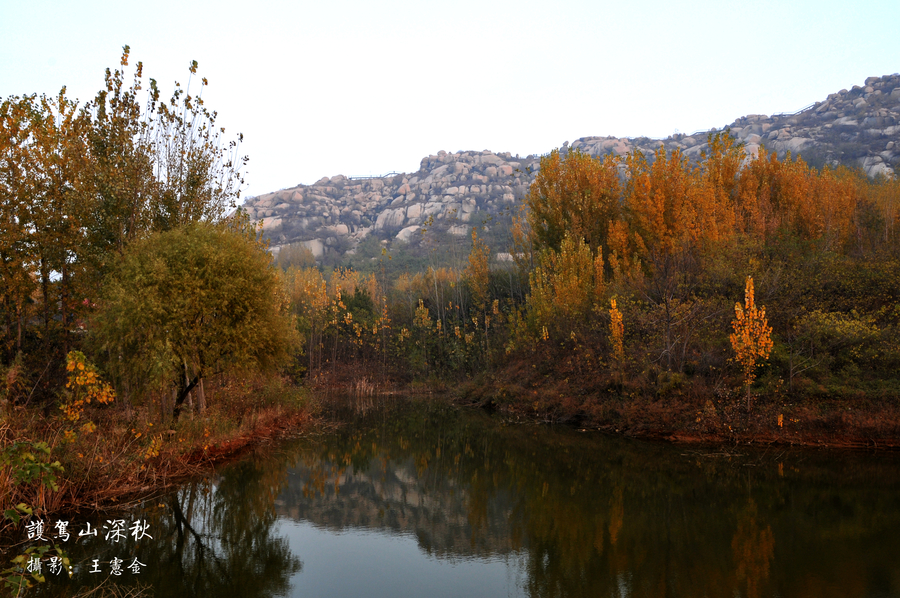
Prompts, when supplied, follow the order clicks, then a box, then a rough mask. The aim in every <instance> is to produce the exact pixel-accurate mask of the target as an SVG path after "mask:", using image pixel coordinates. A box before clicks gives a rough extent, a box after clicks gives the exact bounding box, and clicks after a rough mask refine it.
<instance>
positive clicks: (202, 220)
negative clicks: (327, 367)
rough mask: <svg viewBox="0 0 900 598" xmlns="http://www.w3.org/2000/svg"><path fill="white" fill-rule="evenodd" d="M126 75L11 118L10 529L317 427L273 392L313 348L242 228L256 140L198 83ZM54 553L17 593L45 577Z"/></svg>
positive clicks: (2, 521)
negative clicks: (242, 150) (213, 104)
mask: <svg viewBox="0 0 900 598" xmlns="http://www.w3.org/2000/svg"><path fill="white" fill-rule="evenodd" d="M128 61H129V49H128V47H127V46H126V47H125V48H124V52H123V54H122V58H121V62H120V65H119V68H117V69H114V70H107V71H106V76H105V85H104V87H103V89H101V91H100V92H99V93H97V95H96V96H95V97H94V98H93V99H92V100H90V101H88V102H86V103H84V104H79V103H78V102H76V101H74V100H71V99H69V98H67V97H66V94H65V89H63V90H62V91H61V92H60V93H59V95H58V96H57V97H53V98H50V97H46V96H41V97H38V96H36V95H27V96H13V97H9V98H6V99H4V100H2V102H0V503H2V504H0V511H2V513H3V514H2V516H0V532H3V531H4V530H5V529H8V528H9V527H10V526H12V525H14V524H18V523H20V522H21V521H22V520H23V519H24V520H28V519H29V518H36V517H42V516H43V515H45V514H46V513H48V512H52V511H54V510H60V509H69V510H71V509H73V508H78V507H83V506H84V505H87V504H94V505H97V504H102V503H108V502H112V501H116V500H124V499H125V498H126V497H134V496H139V495H144V494H146V492H147V490H148V489H153V490H157V489H158V488H159V487H161V486H163V485H166V484H168V483H170V481H171V476H179V475H185V474H188V473H191V472H193V473H196V471H197V469H196V467H197V465H196V464H197V463H201V462H202V463H207V464H209V463H211V462H212V461H213V460H215V459H217V458H221V457H223V456H227V455H228V451H229V450H231V451H234V450H237V449H238V448H239V447H241V446H245V445H246V444H247V443H249V442H251V441H252V440H253V437H254V435H255V434H259V430H262V429H265V430H266V434H271V433H272V432H273V431H274V430H276V429H277V428H278V427H279V426H295V425H299V424H300V423H301V422H302V421H305V420H307V419H308V418H309V410H308V408H307V406H306V402H305V398H304V395H303V394H302V392H301V391H299V389H296V388H292V387H288V386H286V385H285V384H284V383H283V382H282V378H281V377H278V376H275V377H268V376H266V374H269V373H272V372H274V373H277V372H278V370H279V368H281V367H282V366H284V365H285V364H287V363H289V362H290V360H291V358H292V357H294V355H295V352H296V350H297V345H298V335H297V333H296V327H295V325H294V322H293V319H292V317H291V315H290V313H289V309H288V307H289V304H288V300H287V296H286V293H285V290H284V284H283V280H282V278H281V277H280V275H279V273H278V270H277V269H276V267H275V265H274V264H273V263H272V260H271V257H270V255H269V253H268V251H267V246H266V243H264V242H263V241H262V239H261V230H260V228H259V227H257V226H255V225H254V224H253V223H251V222H250V221H249V219H248V218H247V217H246V216H245V215H244V214H243V213H242V212H241V211H240V210H237V211H235V212H234V213H230V212H231V211H232V210H235V207H236V204H237V200H238V199H239V196H240V188H241V184H242V179H241V168H242V166H243V164H244V162H245V161H246V158H241V157H239V156H238V154H237V151H238V149H239V142H240V140H241V137H240V135H238V136H237V137H236V138H235V139H234V140H231V141H228V140H226V139H225V137H224V129H222V128H220V127H219V126H218V125H217V123H216V113H215V112H212V111H210V110H208V109H207V108H206V106H205V105H204V102H203V99H202V91H201V92H200V93H197V94H196V95H195V94H194V93H193V91H192V89H191V84H190V83H189V84H188V85H187V86H185V87H182V86H181V85H179V84H178V83H176V84H175V91H174V92H173V94H172V95H171V97H169V98H167V99H163V98H162V96H161V93H160V89H159V87H158V86H157V83H156V81H154V80H153V79H150V80H149V88H148V89H146V90H145V89H143V85H144V83H143V81H144V79H143V72H142V71H143V68H142V65H141V64H140V63H138V64H137V65H135V67H134V69H133V71H131V72H132V73H133V79H132V80H131V82H130V83H129V82H127V81H126V71H127V70H128V69H127V67H128ZM189 70H190V75H191V77H192V78H194V77H196V76H197V63H196V62H192V63H191V64H190V67H189ZM130 76H131V75H128V77H130ZM197 83H199V84H200V87H201V90H202V87H205V86H206V85H207V81H206V79H205V78H203V79H201V80H200V81H199V82H197ZM204 382H206V384H204ZM207 407H208V408H207ZM183 411H189V412H190V413H191V417H182V418H180V419H179V415H180V414H181V413H182V412H183ZM219 447H222V448H219ZM48 549H49V546H38V545H33V546H29V547H27V548H26V549H25V554H23V555H20V558H19V559H17V563H19V565H21V566H19V565H16V566H15V567H13V568H10V569H4V570H3V571H0V583H3V584H5V585H9V586H10V587H14V588H18V589H20V590H21V589H22V588H23V587H24V586H25V585H26V584H28V583H30V582H29V579H31V581H42V580H43V578H42V577H41V576H40V566H39V562H40V561H41V559H43V560H44V561H46V559H47V556H45V554H44V553H45V552H46V551H47V550H48ZM53 550H54V551H55V552H56V553H57V555H58V557H59V558H65V555H64V552H63V551H62V550H61V548H59V547H56V548H54V549H53ZM22 559H24V560H22ZM29 562H30V563H32V565H29V567H28V569H27V571H24V570H23V569H24V568H25V565H24V563H29ZM35 563H38V565H35ZM35 567H36V568H35Z"/></svg>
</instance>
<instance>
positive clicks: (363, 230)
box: [244, 74, 900, 258]
mask: <svg viewBox="0 0 900 598" xmlns="http://www.w3.org/2000/svg"><path fill="white" fill-rule="evenodd" d="M724 129H726V130H728V131H729V132H730V134H731V135H733V136H734V137H735V138H737V139H738V140H740V141H741V142H743V143H744V149H745V151H746V152H747V153H748V154H749V155H755V154H756V153H757V152H758V151H759V148H760V147H765V148H767V149H769V150H770V151H772V150H774V151H775V152H777V153H778V155H779V156H780V157H783V156H784V155H785V154H786V153H787V152H790V153H791V154H792V155H798V154H799V155H802V156H803V157H804V159H805V160H806V161H807V162H809V163H810V164H812V165H814V166H819V167H821V166H824V165H826V164H827V165H838V164H844V165H847V166H852V167H859V168H862V169H863V170H864V171H865V172H866V173H867V174H868V175H869V176H877V175H883V176H895V175H896V173H897V171H900V74H894V75H889V76H884V77H869V78H868V79H866V81H865V84H864V85H863V86H858V85H854V86H853V88H852V89H850V90H849V91H848V90H846V89H842V90H841V91H839V92H837V93H833V94H831V95H829V96H828V98H826V99H825V100H824V101H822V102H816V103H814V104H812V105H810V106H808V107H807V108H804V109H803V110H801V111H799V112H797V113H794V114H775V115H772V116H766V115H760V114H751V115H747V116H743V117H741V118H738V119H737V120H735V121H734V122H733V123H731V124H730V125H728V126H726V127H724ZM713 132H716V129H712V130H711V131H698V132H696V133H692V134H690V135H686V134H676V135H672V136H669V137H667V138H665V139H649V138H646V137H642V138H635V139H625V138H621V139H620V138H616V137H583V138H581V139H578V140H576V141H574V142H573V143H572V144H571V145H569V143H568V142H566V143H563V145H562V148H561V149H560V151H563V152H566V151H568V150H569V148H576V149H578V150H580V151H583V152H587V153H590V154H592V155H594V156H601V155H604V154H608V153H615V154H618V155H625V154H627V153H629V152H631V151H634V150H641V151H642V152H644V153H645V154H651V153H652V152H654V151H656V149H657V148H658V147H659V146H660V144H662V145H664V146H665V147H666V148H667V149H668V150H674V149H676V148H677V149H680V150H682V151H683V152H684V153H685V154H686V155H687V156H689V157H693V158H698V157H699V156H700V154H701V152H703V150H704V149H705V148H706V145H707V137H708V135H709V134H710V133H713ZM539 167H540V156H534V155H529V156H525V157H519V156H518V155H516V156H513V155H511V154H510V153H509V152H505V153H494V152H492V151H489V150H483V151H460V152H456V153H447V152H445V151H439V152H438V153H437V154H436V155H431V156H427V157H426V158H423V159H422V162H421V164H420V166H419V170H418V171H417V172H414V173H390V174H388V175H385V176H382V177H375V178H348V177H345V176H343V175H336V176H333V177H330V178H329V177H323V178H322V179H320V180H319V181H317V182H316V183H314V184H312V185H298V186H296V187H292V188H290V189H283V190H281V191H277V192H274V193H267V194H265V195H260V196H258V197H251V198H249V199H248V200H247V201H246V203H245V205H244V209H246V210H247V212H248V214H249V215H250V217H251V218H253V219H256V220H261V221H262V223H263V229H264V232H265V234H266V236H267V237H268V238H269V239H270V240H271V242H272V247H273V249H274V251H276V252H277V251H278V249H279V248H280V247H281V246H283V245H285V244H288V243H295V242H302V243H303V244H305V245H306V246H307V247H308V248H309V249H311V250H312V252H313V254H314V255H315V256H316V257H317V258H322V257H324V256H326V255H328V254H332V257H335V256H340V255H342V254H346V253H353V252H354V250H355V248H356V246H357V245H358V244H359V242H360V241H362V240H363V239H364V238H365V237H367V236H368V235H376V236H378V237H379V238H380V239H382V240H385V241H387V242H400V243H415V241H416V236H415V233H416V232H417V231H418V230H420V229H421V227H422V226H423V224H425V223H429V224H431V226H432V227H433V228H435V229H437V230H439V231H446V232H448V233H450V234H453V235H465V234H468V232H469V230H470V224H469V223H474V222H480V221H481V220H482V219H483V218H482V217H483V216H488V215H489V216H492V217H497V216H498V215H499V214H501V213H502V212H504V209H505V208H508V207H511V206H514V205H515V204H516V203H517V202H518V201H519V200H521V199H522V198H523V197H524V196H525V195H526V194H527V192H528V188H529V187H530V185H531V183H532V182H533V181H534V177H535V175H536V172H537V170H538V169H539ZM506 213H509V212H508V211H506Z"/></svg>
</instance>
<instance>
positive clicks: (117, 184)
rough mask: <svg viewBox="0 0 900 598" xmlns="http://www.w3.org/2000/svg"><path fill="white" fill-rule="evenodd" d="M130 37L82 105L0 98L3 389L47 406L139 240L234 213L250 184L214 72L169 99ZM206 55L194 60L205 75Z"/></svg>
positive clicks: (58, 98) (0, 357) (192, 72)
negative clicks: (223, 114) (222, 121)
mask: <svg viewBox="0 0 900 598" xmlns="http://www.w3.org/2000/svg"><path fill="white" fill-rule="evenodd" d="M128 60H129V48H128V46H125V48H124V51H123V54H122V57H121V62H120V68H117V69H114V70H110V69H107V70H106V75H105V85H104V87H103V88H102V89H101V90H100V91H99V92H98V93H97V94H96V96H95V97H94V98H93V99H91V100H90V101H87V102H85V103H84V104H79V103H78V102H77V101H75V100H72V99H70V98H68V97H67V96H66V90H65V88H63V89H62V90H61V91H60V93H59V95H58V96H56V97H47V96H40V97H38V96H36V95H25V96H11V97H9V98H6V99H4V100H2V103H0V364H2V365H4V366H6V369H7V370H8V373H9V374H8V375H7V376H6V379H7V384H6V385H5V388H3V389H2V390H3V391H4V392H3V394H4V396H3V397H2V398H4V399H7V400H11V401H20V400H22V399H23V395H24V396H27V397H30V398H31V400H35V401H37V402H38V403H40V402H43V401H47V400H51V399H52V398H53V396H54V394H55V393H56V392H57V391H58V389H59V388H60V386H61V384H62V381H63V377H64V371H63V366H64V364H65V355H66V354H67V353H68V352H69V351H70V350H71V349H81V348H83V338H84V337H85V335H86V332H87V331H88V328H90V326H91V324H90V321H91V318H92V317H94V315H95V314H96V310H97V307H98V305H100V304H102V303H103V301H102V299H101V296H102V294H103V289H104V288H106V287H107V286H108V282H109V280H110V273H112V272H113V271H114V270H115V269H116V268H117V267H118V265H119V263H120V262H121V261H122V259H123V257H124V256H125V254H126V253H127V251H128V248H129V247H130V246H131V245H132V244H133V243H135V242H136V241H140V240H143V239H146V238H148V237H149V236H152V235H154V234H160V233H163V232H166V231H174V230H177V229H182V228H185V227H187V226H189V225H191V224H192V223H198V222H208V223H216V222H223V221H224V219H225V216H226V213H227V211H228V210H230V209H233V208H234V206H235V204H236V201H237V199H238V198H239V195H240V186H241V184H242V179H241V167H242V166H243V164H244V162H245V161H246V158H241V157H239V156H238V154H237V150H238V145H239V141H240V135H238V136H237V138H235V139H234V140H231V141H226V140H225V138H224V135H223V134H224V129H220V128H219V127H218V126H217V124H216V114H215V113H214V112H211V111H209V110H208V109H207V108H206V106H205V105H204V102H203V99H202V88H203V87H205V86H206V85H207V80H206V79H205V78H202V80H201V81H199V82H194V86H195V87H196V86H197V85H199V87H200V92H199V93H196V95H192V93H194V91H193V90H192V89H191V82H190V81H189V84H188V85H187V86H185V87H182V86H180V84H178V83H176V84H175V91H174V93H173V94H172V96H171V97H170V98H162V97H161V93H160V89H159V87H158V85H157V83H156V81H155V80H154V79H150V80H149V89H146V90H144V89H143V88H142V86H143V85H144V81H143V72H142V71H143V68H142V65H141V63H137V65H136V66H135V68H134V69H133V79H132V80H131V82H130V83H129V82H128V81H127V80H126V79H127V77H128V75H127V73H126V67H127V66H128ZM196 73H197V63H196V62H193V63H191V65H190V75H191V77H194V76H196Z"/></svg>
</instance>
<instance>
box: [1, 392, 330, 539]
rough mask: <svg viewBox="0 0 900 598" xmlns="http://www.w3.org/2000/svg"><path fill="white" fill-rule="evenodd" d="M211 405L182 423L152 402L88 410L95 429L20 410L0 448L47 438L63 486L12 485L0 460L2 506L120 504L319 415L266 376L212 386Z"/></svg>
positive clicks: (43, 508)
mask: <svg viewBox="0 0 900 598" xmlns="http://www.w3.org/2000/svg"><path fill="white" fill-rule="evenodd" d="M207 402H208V405H209V407H208V409H207V410H206V412H205V413H203V414H196V413H185V414H183V415H182V417H181V418H180V419H179V421H178V422H177V423H173V422H171V421H161V420H160V418H159V416H158V412H159V409H158V408H157V406H156V405H155V404H154V403H152V402H149V403H146V404H143V405H138V406H128V405H124V404H119V405H112V406H109V407H106V406H101V407H99V408H93V409H89V410H86V411H85V413H84V419H85V420H89V421H90V422H92V423H93V425H94V426H95V429H94V430H93V431H86V430H82V429H81V428H80V426H81V425H83V424H84V420H82V421H79V422H77V425H73V424H72V423H71V422H68V421H66V420H65V419H63V418H62V417H59V416H57V415H56V414H55V413H51V414H50V415H46V414H45V413H43V412H42V411H38V410H32V409H25V408H16V409H14V410H13V413H12V414H11V416H10V417H7V418H5V420H3V421H2V423H0V440H2V444H0V446H9V445H10V444H11V443H13V442H16V441H20V442H21V441H30V442H45V443H46V444H47V445H49V447H50V448H51V455H50V457H49V458H48V459H49V460H47V462H48V463H49V462H52V461H55V460H59V461H60V463H61V464H62V467H63V468H64V472H63V473H62V474H60V475H59V476H58V480H57V483H58V486H59V489H58V490H57V491H53V490H52V489H51V488H50V487H49V485H48V484H46V483H41V481H38V480H35V481H34V482H32V483H27V484H24V483H23V484H19V485H14V484H13V478H12V470H11V466H10V465H3V464H2V462H0V489H2V495H0V499H2V503H0V507H2V509H4V510H5V509H7V508H10V507H11V506H12V505H15V504H18V503H25V504H28V505H31V506H32V507H33V508H34V509H35V510H36V513H38V514H48V513H67V512H73V511H86V510H102V509H104V508H122V507H123V506H127V504H128V503H129V502H131V501H136V500H138V499H144V498H147V497H148V496H152V495H154V494H156V493H160V492H163V491H165V490H167V489H168V488H170V487H171V486H173V485H174V484H176V483H178V482H180V481H182V480H184V479H185V478H188V477H191V476H195V475H197V474H200V473H203V472H204V471H205V470H208V469H209V467H211V466H212V465H214V464H215V463H217V462H220V461H222V460H225V459H228V458H230V457H233V456H235V455H236V454H238V453H239V452H240V451H241V450H243V449H245V448H247V447H249V446H250V445H252V444H253V443H254V442H256V441H258V440H260V439H265V438H272V437H274V436H276V435H278V434H280V433H284V432H286V431H289V430H292V429H296V428H298V427H302V426H303V425H304V424H305V423H308V422H310V421H311V419H312V418H313V416H314V412H315V410H314V408H313V404H312V402H311V401H310V400H308V398H307V395H306V394H305V393H304V392H303V391H301V389H298V388H297V387H292V386H288V385H286V384H284V383H283V382H282V381H281V380H273V379H263V378H257V379H243V380H229V381H224V382H219V383H218V384H212V385H209V388H208V389H207ZM8 524H9V523H8V522H7V525H8ZM0 531H2V528H0Z"/></svg>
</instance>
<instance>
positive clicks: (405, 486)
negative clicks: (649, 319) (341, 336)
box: [19, 399, 900, 598]
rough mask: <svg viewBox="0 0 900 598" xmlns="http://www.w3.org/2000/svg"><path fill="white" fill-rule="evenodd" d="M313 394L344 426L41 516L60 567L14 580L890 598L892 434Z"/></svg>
mask: <svg viewBox="0 0 900 598" xmlns="http://www.w3.org/2000/svg"><path fill="white" fill-rule="evenodd" d="M331 408H332V409H335V410H336V411H335V413H333V414H331V415H332V419H334V420H337V421H344V422H346V423H344V424H342V425H339V426H337V427H335V428H334V429H331V430H329V431H320V432H318V433H314V434H304V435H302V436H299V437H294V438H289V439H284V440H281V441H279V442H277V443H268V444H263V445H259V446H258V447H257V449H256V450H255V451H253V452H251V453H249V454H247V455H246V456H245V457H243V458H242V459H241V460H240V461H238V462H235V463H232V464H230V465H228V466H225V467H222V468H221V469H219V470H217V471H216V472H215V473H213V474H211V475H209V476H206V477H203V478H202V479H196V480H193V481H190V482H187V483H185V484H183V485H182V486H180V487H179V488H178V489H177V490H175V491H173V492H171V493H169V494H166V495H164V496H160V497H156V498H154V499H152V500H148V501H145V502H144V503H142V504H140V505H139V506H137V507H135V508H133V509H131V510H129V511H127V512H118V513H109V512H104V513H98V514H95V515H87V516H83V517H81V516H80V517H75V516H72V517H69V518H68V519H67V521H66V522H65V525H63V526H62V529H63V531H66V532H68V534H69V538H68V540H67V541H65V542H63V541H62V540H61V538H60V537H59V536H60V525H59V520H60V519H62V518H59V519H57V518H55V517H52V516H51V517H50V518H45V520H44V521H43V524H44V526H43V530H42V532H43V537H45V538H46V541H45V542H44V543H43V544H45V545H47V546H50V545H58V546H61V547H63V548H64V549H65V551H66V553H67V555H68V556H69V558H70V563H71V578H70V577H69V576H68V575H66V574H65V572H64V571H63V572H59V573H56V574H54V573H51V572H50V566H51V564H52V563H51V562H50V560H49V558H45V560H44V562H42V567H43V574H44V576H45V577H46V579H47V581H46V583H43V584H37V585H36V586H35V588H34V589H32V590H30V591H29V592H30V593H29V592H26V593H24V594H23V595H26V596H75V595H79V593H81V594H84V593H86V592H88V591H91V590H94V589H96V588H98V587H100V588H101V590H100V591H101V592H107V595H146V596H166V597H168V596H172V597H175V596H177V597H179V598H181V597H189V596H216V597H228V596H235V597H238V596H240V597H242V598H245V597H250V596H261V597H262V596H361V595H365V596H392V597H397V596H467V597H472V596H500V595H506V596H534V597H538V596H540V597H545V596H635V597H637V596H659V595H666V596H726V595H728V596H746V597H755V596H780V597H791V596H797V597H814V596H815V597H828V596H841V597H856V596H859V597H876V596H897V595H900V561H898V559H897V558H896V555H898V554H900V492H898V490H900V455H898V454H897V453H895V452H869V451H836V450H817V449H810V448H805V449H797V448H785V447H777V448H760V447H745V446H729V445H721V444H720V445H715V446H712V445H710V446H706V445H698V444H690V445H686V444H670V443H660V442H653V441H646V440H637V439H629V438H624V437H621V436H609V435H605V434H601V433H598V432H595V431H584V430H578V429H576V428H572V427H564V426H549V425H538V424H534V423H528V424H513V423H511V422H510V420H509V419H508V418H507V417H504V416H503V415H500V414H493V415H492V414H488V413H486V412H485V411H483V410H478V409H466V408H459V407H454V406H450V405H448V404H446V402H435V401H431V400H424V399H421V400H420V399H379V400H370V401H366V402H362V403H361V402H360V401H359V400H358V399H357V400H351V401H347V402H346V403H340V404H337V405H333V406H332V407H331ZM30 529H31V531H32V532H33V531H34V522H32V527H31V528H30ZM86 530H87V533H85V531H86ZM91 530H93V532H94V533H93V534H92V533H90V532H91ZM19 531H20V532H21V533H22V536H23V537H24V536H25V535H26V531H25V529H24V527H23V528H22V529H21V530H19ZM32 543H34V541H32ZM40 543H41V542H39V544H40ZM19 548H21V546H19ZM51 554H54V553H50V552H48V553H47V557H49V556H50V555H51Z"/></svg>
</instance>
